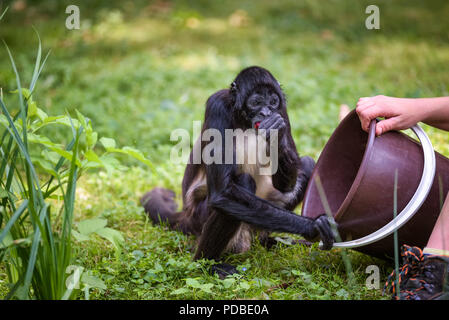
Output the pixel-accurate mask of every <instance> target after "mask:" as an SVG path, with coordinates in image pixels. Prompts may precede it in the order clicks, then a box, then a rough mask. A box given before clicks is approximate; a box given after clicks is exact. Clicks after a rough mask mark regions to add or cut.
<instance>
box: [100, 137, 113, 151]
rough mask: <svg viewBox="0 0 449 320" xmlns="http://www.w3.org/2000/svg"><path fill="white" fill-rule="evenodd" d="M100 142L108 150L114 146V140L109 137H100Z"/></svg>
mask: <svg viewBox="0 0 449 320" xmlns="http://www.w3.org/2000/svg"><path fill="white" fill-rule="evenodd" d="M100 142H101V144H102V145H103V147H104V148H105V149H106V150H108V151H109V149H114V148H115V140H114V139H111V138H106V137H102V138H100Z"/></svg>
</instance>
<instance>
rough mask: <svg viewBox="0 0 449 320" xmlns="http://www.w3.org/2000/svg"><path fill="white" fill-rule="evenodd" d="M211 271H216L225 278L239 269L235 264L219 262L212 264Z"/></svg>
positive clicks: (220, 276) (221, 277)
mask: <svg viewBox="0 0 449 320" xmlns="http://www.w3.org/2000/svg"><path fill="white" fill-rule="evenodd" d="M211 273H212V274H214V273H216V274H217V275H218V277H219V278H220V279H221V280H223V279H224V278H226V277H227V276H229V275H231V274H234V273H238V271H237V269H236V268H235V267H234V266H233V265H230V264H227V263H217V264H214V265H213V266H212V268H211Z"/></svg>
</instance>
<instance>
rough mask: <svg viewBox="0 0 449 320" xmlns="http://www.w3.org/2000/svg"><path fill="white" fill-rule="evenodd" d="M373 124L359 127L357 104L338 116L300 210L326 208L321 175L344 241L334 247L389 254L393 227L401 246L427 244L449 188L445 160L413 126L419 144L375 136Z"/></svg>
mask: <svg viewBox="0 0 449 320" xmlns="http://www.w3.org/2000/svg"><path fill="white" fill-rule="evenodd" d="M375 124H376V120H373V121H372V122H371V125H370V129H369V133H366V132H365V131H363V130H362V129H361V125H360V121H359V118H358V116H357V114H356V112H355V110H353V111H352V112H350V113H349V114H348V115H347V116H346V117H345V118H344V119H343V121H342V122H341V123H340V124H339V126H338V127H337V129H336V130H335V131H334V133H333V134H332V136H331V137H330V139H329V141H328V142H327V144H326V145H325V147H324V149H323V151H322V152H321V155H320V157H319V159H318V161H317V163H316V166H315V168H314V171H313V172H312V176H311V178H310V181H309V184H308V186H307V189H306V193H305V196H304V202H303V207H302V215H303V216H305V217H310V218H316V217H318V216H319V215H321V214H323V213H325V212H326V211H325V205H323V201H322V199H323V195H321V196H320V193H319V189H318V188H317V179H316V178H317V177H319V181H321V185H322V190H323V191H324V194H325V198H324V199H325V201H327V203H328V207H329V208H330V211H331V213H332V215H333V217H334V219H335V221H336V222H337V225H338V231H339V234H340V237H341V240H342V242H337V243H335V245H334V246H335V247H346V248H353V249H355V250H357V251H361V252H363V253H366V254H369V255H372V256H376V257H379V258H385V259H391V258H393V257H394V237H393V233H394V232H395V231H396V230H397V234H398V245H399V247H400V246H401V245H402V244H408V245H411V246H419V247H424V246H425V245H426V243H427V240H428V239H429V236H430V234H431V232H432V230H433V227H434V225H435V222H436V220H437V218H438V215H439V213H440V211H441V207H442V205H443V201H444V199H445V196H446V194H447V193H448V191H449V159H448V158H446V157H444V156H442V155H441V154H439V153H437V152H435V151H434V150H433V148H432V145H431V143H430V140H429V139H428V137H427V135H426V134H425V133H424V131H423V130H422V129H421V128H420V127H419V126H417V125H416V126H414V127H412V130H413V131H414V132H415V134H416V135H417V137H418V139H419V140H420V142H421V143H419V142H417V141H416V140H414V139H412V138H410V137H409V136H407V135H405V134H403V133H401V132H398V131H391V132H387V133H384V134H382V135H381V136H378V137H376V136H375ZM448 143H449V141H448ZM395 172H397V187H396V196H397V200H396V206H397V208H396V213H397V215H396V218H395V219H394V217H395V211H394V205H395V200H394V197H395Z"/></svg>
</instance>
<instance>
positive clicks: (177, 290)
mask: <svg viewBox="0 0 449 320" xmlns="http://www.w3.org/2000/svg"><path fill="white" fill-rule="evenodd" d="M187 292H189V290H187V289H186V288H179V289H176V290H173V291H172V292H171V293H170V294H171V295H179V294H184V293H187Z"/></svg>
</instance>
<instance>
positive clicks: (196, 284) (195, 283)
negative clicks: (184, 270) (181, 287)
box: [186, 278, 201, 288]
mask: <svg viewBox="0 0 449 320" xmlns="http://www.w3.org/2000/svg"><path fill="white" fill-rule="evenodd" d="M186 285H188V286H189V287H192V288H199V287H201V284H200V283H199V281H198V280H196V279H193V278H187V279H186Z"/></svg>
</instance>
